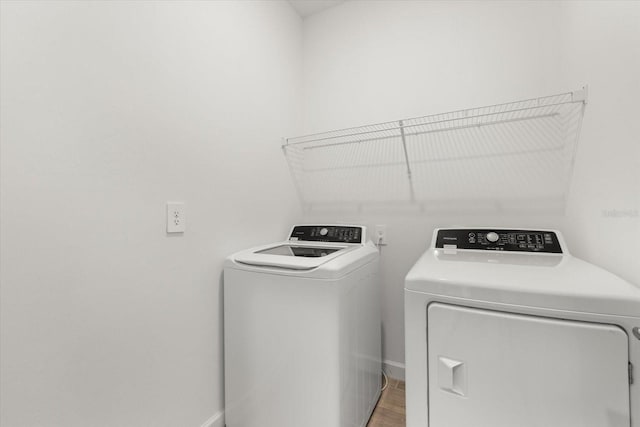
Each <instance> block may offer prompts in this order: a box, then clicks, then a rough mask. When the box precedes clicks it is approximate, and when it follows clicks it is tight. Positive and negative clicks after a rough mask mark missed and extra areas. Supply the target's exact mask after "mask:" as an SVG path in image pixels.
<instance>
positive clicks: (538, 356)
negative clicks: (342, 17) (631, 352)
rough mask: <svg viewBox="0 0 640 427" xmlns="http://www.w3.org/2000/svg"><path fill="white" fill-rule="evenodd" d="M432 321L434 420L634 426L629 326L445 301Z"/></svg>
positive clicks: (457, 426) (432, 311)
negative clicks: (469, 305)
mask: <svg viewBox="0 0 640 427" xmlns="http://www.w3.org/2000/svg"><path fill="white" fill-rule="evenodd" d="M427 324H428V359H429V361H428V363H429V366H428V369H429V371H428V373H429V427H469V426H476V427H489V426H490V427H514V426H518V427H603V426H607V427H629V425H630V416H629V374H628V363H629V358H628V337H627V335H626V333H625V332H624V331H623V330H622V329H620V328H618V327H616V326H612V325H602V324H594V323H587V322H577V321H569V320H556V319H550V318H543V317H536V316H527V315H517V314H508V313H501V312H495V311H490V310H481V309H472V308H465V307H458V306H453V305H446V304H439V303H433V304H431V305H429V308H428V322H427Z"/></svg>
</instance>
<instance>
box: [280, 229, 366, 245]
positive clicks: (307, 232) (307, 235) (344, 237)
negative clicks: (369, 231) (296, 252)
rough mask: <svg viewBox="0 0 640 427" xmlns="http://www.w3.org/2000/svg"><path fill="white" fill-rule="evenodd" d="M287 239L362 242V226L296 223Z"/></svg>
mask: <svg viewBox="0 0 640 427" xmlns="http://www.w3.org/2000/svg"><path fill="white" fill-rule="evenodd" d="M289 240H302V241H307V242H332V243H362V242H363V240H364V227H358V226H353V225H296V226H294V227H293V229H292V230H291V235H290V236H289Z"/></svg>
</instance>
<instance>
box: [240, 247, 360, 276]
mask: <svg viewBox="0 0 640 427" xmlns="http://www.w3.org/2000/svg"><path fill="white" fill-rule="evenodd" d="M358 246H360V245H336V244H335V243H324V242H314V243H295V242H291V241H285V242H279V243H275V244H270V245H264V246H258V247H256V248H253V249H249V250H246V251H243V252H240V253H238V254H236V255H234V257H233V258H234V260H235V261H236V262H238V263H241V264H245V265H253V266H262V267H276V268H283V269H289V270H311V269H314V268H317V267H319V266H321V265H322V264H325V263H326V262H329V261H331V260H333V259H335V258H337V257H338V256H340V255H343V254H344V253H346V252H348V251H350V250H354V249H356V248H357V247H358Z"/></svg>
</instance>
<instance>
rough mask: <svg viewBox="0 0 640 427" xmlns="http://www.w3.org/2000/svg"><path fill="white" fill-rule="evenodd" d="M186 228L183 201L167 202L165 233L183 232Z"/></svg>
mask: <svg viewBox="0 0 640 427" xmlns="http://www.w3.org/2000/svg"><path fill="white" fill-rule="evenodd" d="M186 229H187V217H186V216H185V208H184V202H167V233H184V232H185V230H186Z"/></svg>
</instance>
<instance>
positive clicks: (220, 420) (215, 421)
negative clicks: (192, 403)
mask: <svg viewBox="0 0 640 427" xmlns="http://www.w3.org/2000/svg"><path fill="white" fill-rule="evenodd" d="M200 427H224V410H222V411H220V412H217V413H215V414H214V415H213V416H212V417H211V418H209V419H208V420H207V421H205V422H204V424H202V425H201V426H200Z"/></svg>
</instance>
